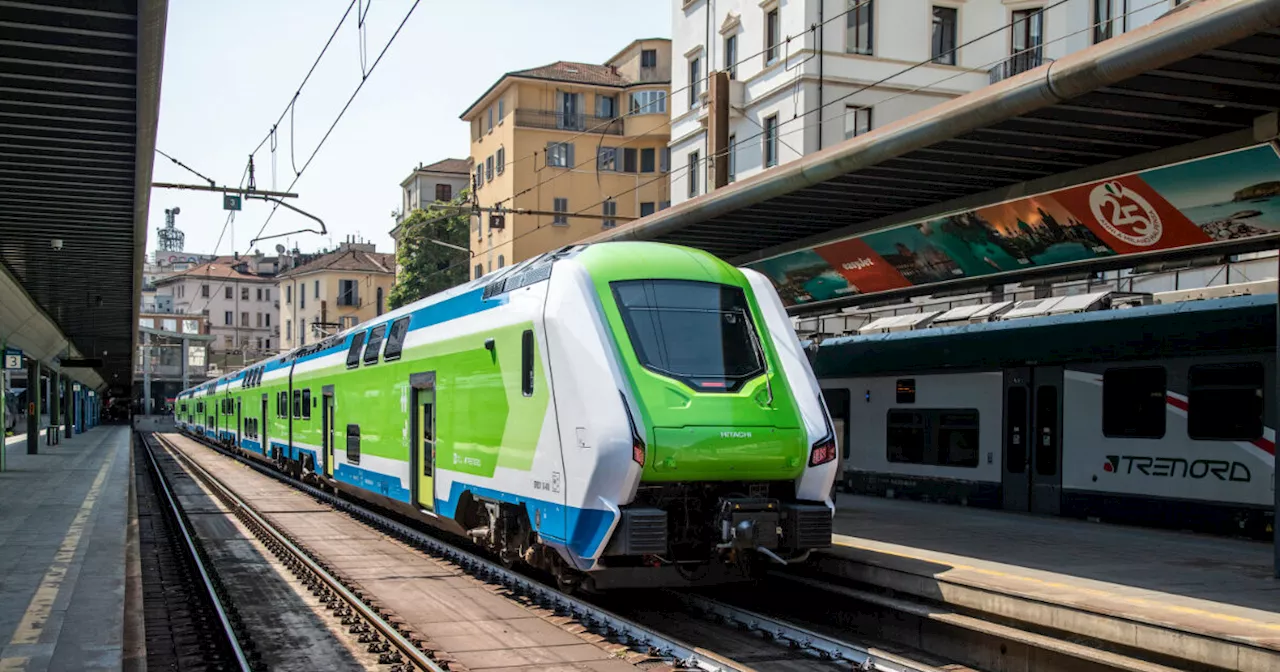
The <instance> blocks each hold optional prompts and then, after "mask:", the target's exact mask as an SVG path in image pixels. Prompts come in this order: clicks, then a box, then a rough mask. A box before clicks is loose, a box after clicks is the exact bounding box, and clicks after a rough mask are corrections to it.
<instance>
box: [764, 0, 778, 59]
mask: <svg viewBox="0 0 1280 672" xmlns="http://www.w3.org/2000/svg"><path fill="white" fill-rule="evenodd" d="M781 30H782V25H781V23H780V22H779V21H778V10H777V8H776V7H775V8H774V9H771V10H769V12H768V13H767V14H765V15H764V64H765V65H771V64H773V63H774V62H775V61H777V60H778V43H779V42H781V41H782V38H781V35H780V31H781Z"/></svg>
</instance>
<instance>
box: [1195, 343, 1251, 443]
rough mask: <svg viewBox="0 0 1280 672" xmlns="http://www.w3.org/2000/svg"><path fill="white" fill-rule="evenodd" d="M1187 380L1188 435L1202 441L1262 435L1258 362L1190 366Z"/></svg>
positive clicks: (1239, 439)
mask: <svg viewBox="0 0 1280 672" xmlns="http://www.w3.org/2000/svg"><path fill="white" fill-rule="evenodd" d="M1187 383H1188V385H1187V388H1188V390H1187V435H1188V436H1190V437H1191V438H1193V439H1198V440H1205V441H1252V440H1254V439H1259V438H1262V425H1263V423H1262V413H1263V408H1264V406H1263V393H1262V386H1263V383H1264V374H1263V369H1262V364H1260V363H1258V362H1241V363H1231V364H1202V365H1200V366H1193V367H1191V371H1190V374H1189V375H1188V381H1187Z"/></svg>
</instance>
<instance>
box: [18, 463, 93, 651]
mask: <svg viewBox="0 0 1280 672" xmlns="http://www.w3.org/2000/svg"><path fill="white" fill-rule="evenodd" d="M113 462H115V453H114V452H113V453H111V454H110V455H109V456H108V457H107V459H106V461H104V462H103V463H102V467H101V468H100V469H98V476H97V478H95V479H93V485H91V486H89V493H88V494H86V495H85V498H84V502H82V503H81V504H80V509H79V510H78V511H77V512H76V517H75V518H74V519H73V520H72V521H71V527H69V528H67V534H66V536H65V537H63V538H62V544H61V545H60V546H59V547H58V552H57V553H55V554H54V556H53V562H52V563H50V564H49V569H48V571H46V572H45V574H44V578H43V579H41V581H40V586H39V587H38V588H36V594H35V595H32V596H31V602H30V604H28V605H27V611H26V613H24V614H23V616H22V621H20V622H19V623H18V627H17V629H16V630H14V631H13V638H12V639H10V640H9V646H22V645H26V644H37V643H39V641H40V635H41V634H43V633H44V626H45V624H46V623H48V622H49V615H50V614H51V613H53V604H54V602H55V601H56V600H57V599H58V591H60V590H61V589H62V583H63V580H64V579H66V576H67V571H68V570H69V569H70V568H71V562H72V560H74V559H75V556H76V549H77V548H79V547H80V540H81V538H82V537H83V536H84V528H85V525H86V524H87V523H88V522H89V516H90V515H91V514H92V513H93V507H94V505H96V504H97V503H98V497H99V495H101V494H102V485H103V483H105V482H106V480H107V470H109V469H110V468H111V464H112V463H113ZM6 648H7V647H6ZM27 661H28V659H27V658H25V657H8V658H0V672H7V671H8V670H20V669H23V668H24V667H25V665H26V663H27Z"/></svg>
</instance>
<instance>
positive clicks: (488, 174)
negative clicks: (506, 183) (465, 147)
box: [484, 154, 493, 182]
mask: <svg viewBox="0 0 1280 672" xmlns="http://www.w3.org/2000/svg"><path fill="white" fill-rule="evenodd" d="M484 179H485V181H486V182H492V181H493V155H492V154H490V155H489V158H487V159H485V160H484Z"/></svg>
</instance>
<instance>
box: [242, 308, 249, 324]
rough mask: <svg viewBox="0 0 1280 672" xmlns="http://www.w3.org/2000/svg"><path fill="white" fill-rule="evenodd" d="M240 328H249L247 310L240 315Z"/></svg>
mask: <svg viewBox="0 0 1280 672" xmlns="http://www.w3.org/2000/svg"><path fill="white" fill-rule="evenodd" d="M240 326H242V327H247V326H249V311H247V310H246V311H242V312H241V313H240Z"/></svg>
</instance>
